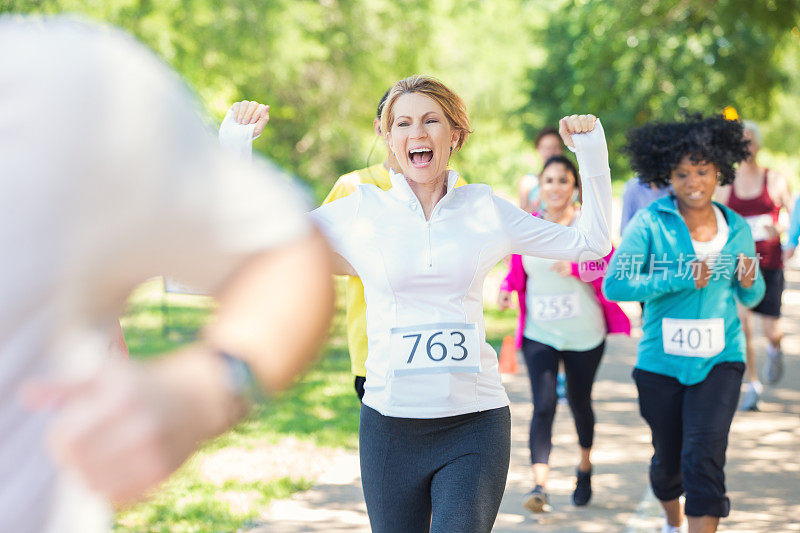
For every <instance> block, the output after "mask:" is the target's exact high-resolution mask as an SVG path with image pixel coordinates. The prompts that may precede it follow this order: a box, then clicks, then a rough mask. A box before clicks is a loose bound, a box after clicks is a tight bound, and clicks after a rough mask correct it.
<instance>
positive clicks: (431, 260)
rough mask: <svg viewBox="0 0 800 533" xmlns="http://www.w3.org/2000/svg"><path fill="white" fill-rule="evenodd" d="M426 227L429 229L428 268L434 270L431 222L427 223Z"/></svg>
mask: <svg viewBox="0 0 800 533" xmlns="http://www.w3.org/2000/svg"><path fill="white" fill-rule="evenodd" d="M425 225H426V226H427V227H428V228H427V229H428V268H433V256H432V252H431V221H430V220H427V221H425Z"/></svg>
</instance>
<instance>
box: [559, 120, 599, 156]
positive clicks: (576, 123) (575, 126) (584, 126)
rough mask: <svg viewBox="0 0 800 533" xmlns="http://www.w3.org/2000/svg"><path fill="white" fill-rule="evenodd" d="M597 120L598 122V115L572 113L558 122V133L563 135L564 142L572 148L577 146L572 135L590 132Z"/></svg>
mask: <svg viewBox="0 0 800 533" xmlns="http://www.w3.org/2000/svg"><path fill="white" fill-rule="evenodd" d="M595 122H597V117H595V116H594V115H570V116H568V117H564V118H562V119H561V120H560V121H559V122H558V133H559V134H560V135H561V139H562V140H563V141H564V144H566V145H567V146H569V147H570V148H575V142H574V141H573V140H572V136H573V135H576V134H579V133H589V132H590V131H592V130H593V129H594V123H595Z"/></svg>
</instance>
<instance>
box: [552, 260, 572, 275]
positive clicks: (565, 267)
mask: <svg viewBox="0 0 800 533" xmlns="http://www.w3.org/2000/svg"><path fill="white" fill-rule="evenodd" d="M550 270H552V271H554V272H556V273H558V274H561V275H562V276H563V277H565V278H568V277H569V276H571V275H572V264H571V263H570V262H569V261H558V262H556V263H553V266H551V267H550Z"/></svg>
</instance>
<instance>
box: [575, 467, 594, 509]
mask: <svg viewBox="0 0 800 533" xmlns="http://www.w3.org/2000/svg"><path fill="white" fill-rule="evenodd" d="M577 475H578V479H577V481H576V482H575V491H574V492H573V493H572V505H577V506H578V507H581V506H583V505H586V504H587V503H589V500H591V499H592V471H591V470H589V471H588V472H581V470H580V469H578V470H577Z"/></svg>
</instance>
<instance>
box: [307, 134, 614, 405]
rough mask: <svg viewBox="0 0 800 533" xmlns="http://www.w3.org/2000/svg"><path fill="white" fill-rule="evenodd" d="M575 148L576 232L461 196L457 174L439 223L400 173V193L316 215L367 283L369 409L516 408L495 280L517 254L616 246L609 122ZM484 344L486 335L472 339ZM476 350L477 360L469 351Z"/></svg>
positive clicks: (477, 196) (369, 189) (494, 202)
mask: <svg viewBox="0 0 800 533" xmlns="http://www.w3.org/2000/svg"><path fill="white" fill-rule="evenodd" d="M575 142H576V145H577V146H578V151H577V156H578V162H579V164H580V169H581V176H582V177H583V187H584V190H583V198H584V204H583V215H582V216H581V219H580V221H579V222H578V224H577V226H576V227H566V226H561V225H559V224H553V223H551V222H546V221H544V220H541V219H538V218H536V217H532V216H530V214H528V213H526V212H524V211H522V210H521V209H519V208H518V207H516V206H514V205H512V204H511V203H509V202H507V201H505V200H503V199H501V198H499V197H497V196H495V195H494V194H493V193H492V189H491V188H490V187H488V186H487V185H479V184H473V185H465V186H463V187H458V188H454V184H455V181H456V179H457V178H458V174H456V173H455V172H453V171H450V174H449V177H448V186H447V193H446V194H445V196H444V197H443V198H442V199H441V200H440V201H439V203H438V204H437V205H436V207H435V208H434V209H433V212H432V214H431V217H430V220H425V216H424V215H423V212H422V208H421V206H420V203H419V200H418V199H417V197H416V196H415V195H414V193H413V191H412V190H411V188H410V186H409V185H408V183H407V181H406V179H405V177H404V176H402V175H401V174H398V173H394V172H393V173H392V174H391V180H392V188H391V189H389V190H388V191H382V190H380V189H379V188H377V187H375V186H371V185H361V186H359V188H358V189H357V191H356V192H355V193H353V194H351V195H350V196H347V197H345V198H341V199H339V200H336V201H334V202H331V203H329V204H326V205H323V206H322V207H320V208H318V209H316V210H315V211H313V212H312V217H313V218H314V220H315V221H316V222H317V224H318V225H319V226H320V227H321V228H322V230H323V232H324V233H325V234H326V235H327V237H328V239H329V240H330V243H331V245H332V247H333V249H334V250H335V251H336V252H337V253H339V254H340V255H342V256H343V257H344V258H345V259H346V260H347V261H348V262H349V263H350V264H351V265H352V266H353V268H354V269H355V270H356V272H357V273H358V276H359V277H360V278H361V281H362V282H363V284H364V295H365V299H366V303H367V339H368V350H369V351H368V356H367V360H366V365H365V366H366V370H367V380H366V385H365V394H364V404H365V405H368V406H370V407H372V408H373V409H376V410H377V411H379V412H380V413H382V414H384V415H388V416H395V417H407V418H438V417H446V416H453V415H459V414H464V413H470V412H477V411H483V410H486V409H493V408H497V407H503V406H505V405H508V397H507V396H506V394H505V390H504V389H503V385H502V383H501V380H500V375H499V373H498V361H497V354H496V353H495V351H494V350H493V349H492V347H491V346H490V345H489V344H488V343H487V342H486V334H485V330H484V322H483V292H482V289H483V282H484V279H485V277H486V275H487V274H488V273H489V271H490V270H491V269H492V267H494V265H496V264H497V262H498V261H500V260H501V259H502V258H503V257H505V256H506V255H508V254H510V253H518V254H524V255H536V256H539V257H546V258H551V259H567V260H571V261H578V260H586V259H589V258H598V257H603V256H605V255H606V254H607V253H608V252H609V251H610V249H611V239H610V230H609V227H610V224H609V220H610V211H611V180H610V173H609V168H608V152H607V149H606V143H605V138H604V135H603V130H602V126H600V124H599V122H598V125H597V127H596V128H595V130H593V131H592V132H591V133H588V134H584V135H576V136H575ZM459 328H460V329H459ZM473 335H476V337H477V338H474V339H473V340H472V341H465V340H464V339H467V338H471V337H472V336H473ZM462 337H463V338H462ZM470 342H473V343H474V350H472V351H475V352H478V353H477V354H473V353H469V354H468V352H469V351H470V350H471V348H470V349H467V348H461V347H460V346H459V345H460V344H462V345H464V346H468V347H469V346H471V345H470ZM439 344H441V346H440V345H439ZM473 357H474V359H473V363H472V364H469V365H467V364H466V363H467V360H470V359H472V358H473ZM426 358H427V359H426ZM461 359H463V360H461ZM414 361H417V362H420V361H422V362H423V363H425V364H426V365H427V367H426V368H420V367H417V366H416V365H417V363H416V362H414ZM437 365H438V366H437ZM462 365H464V366H462Z"/></svg>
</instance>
